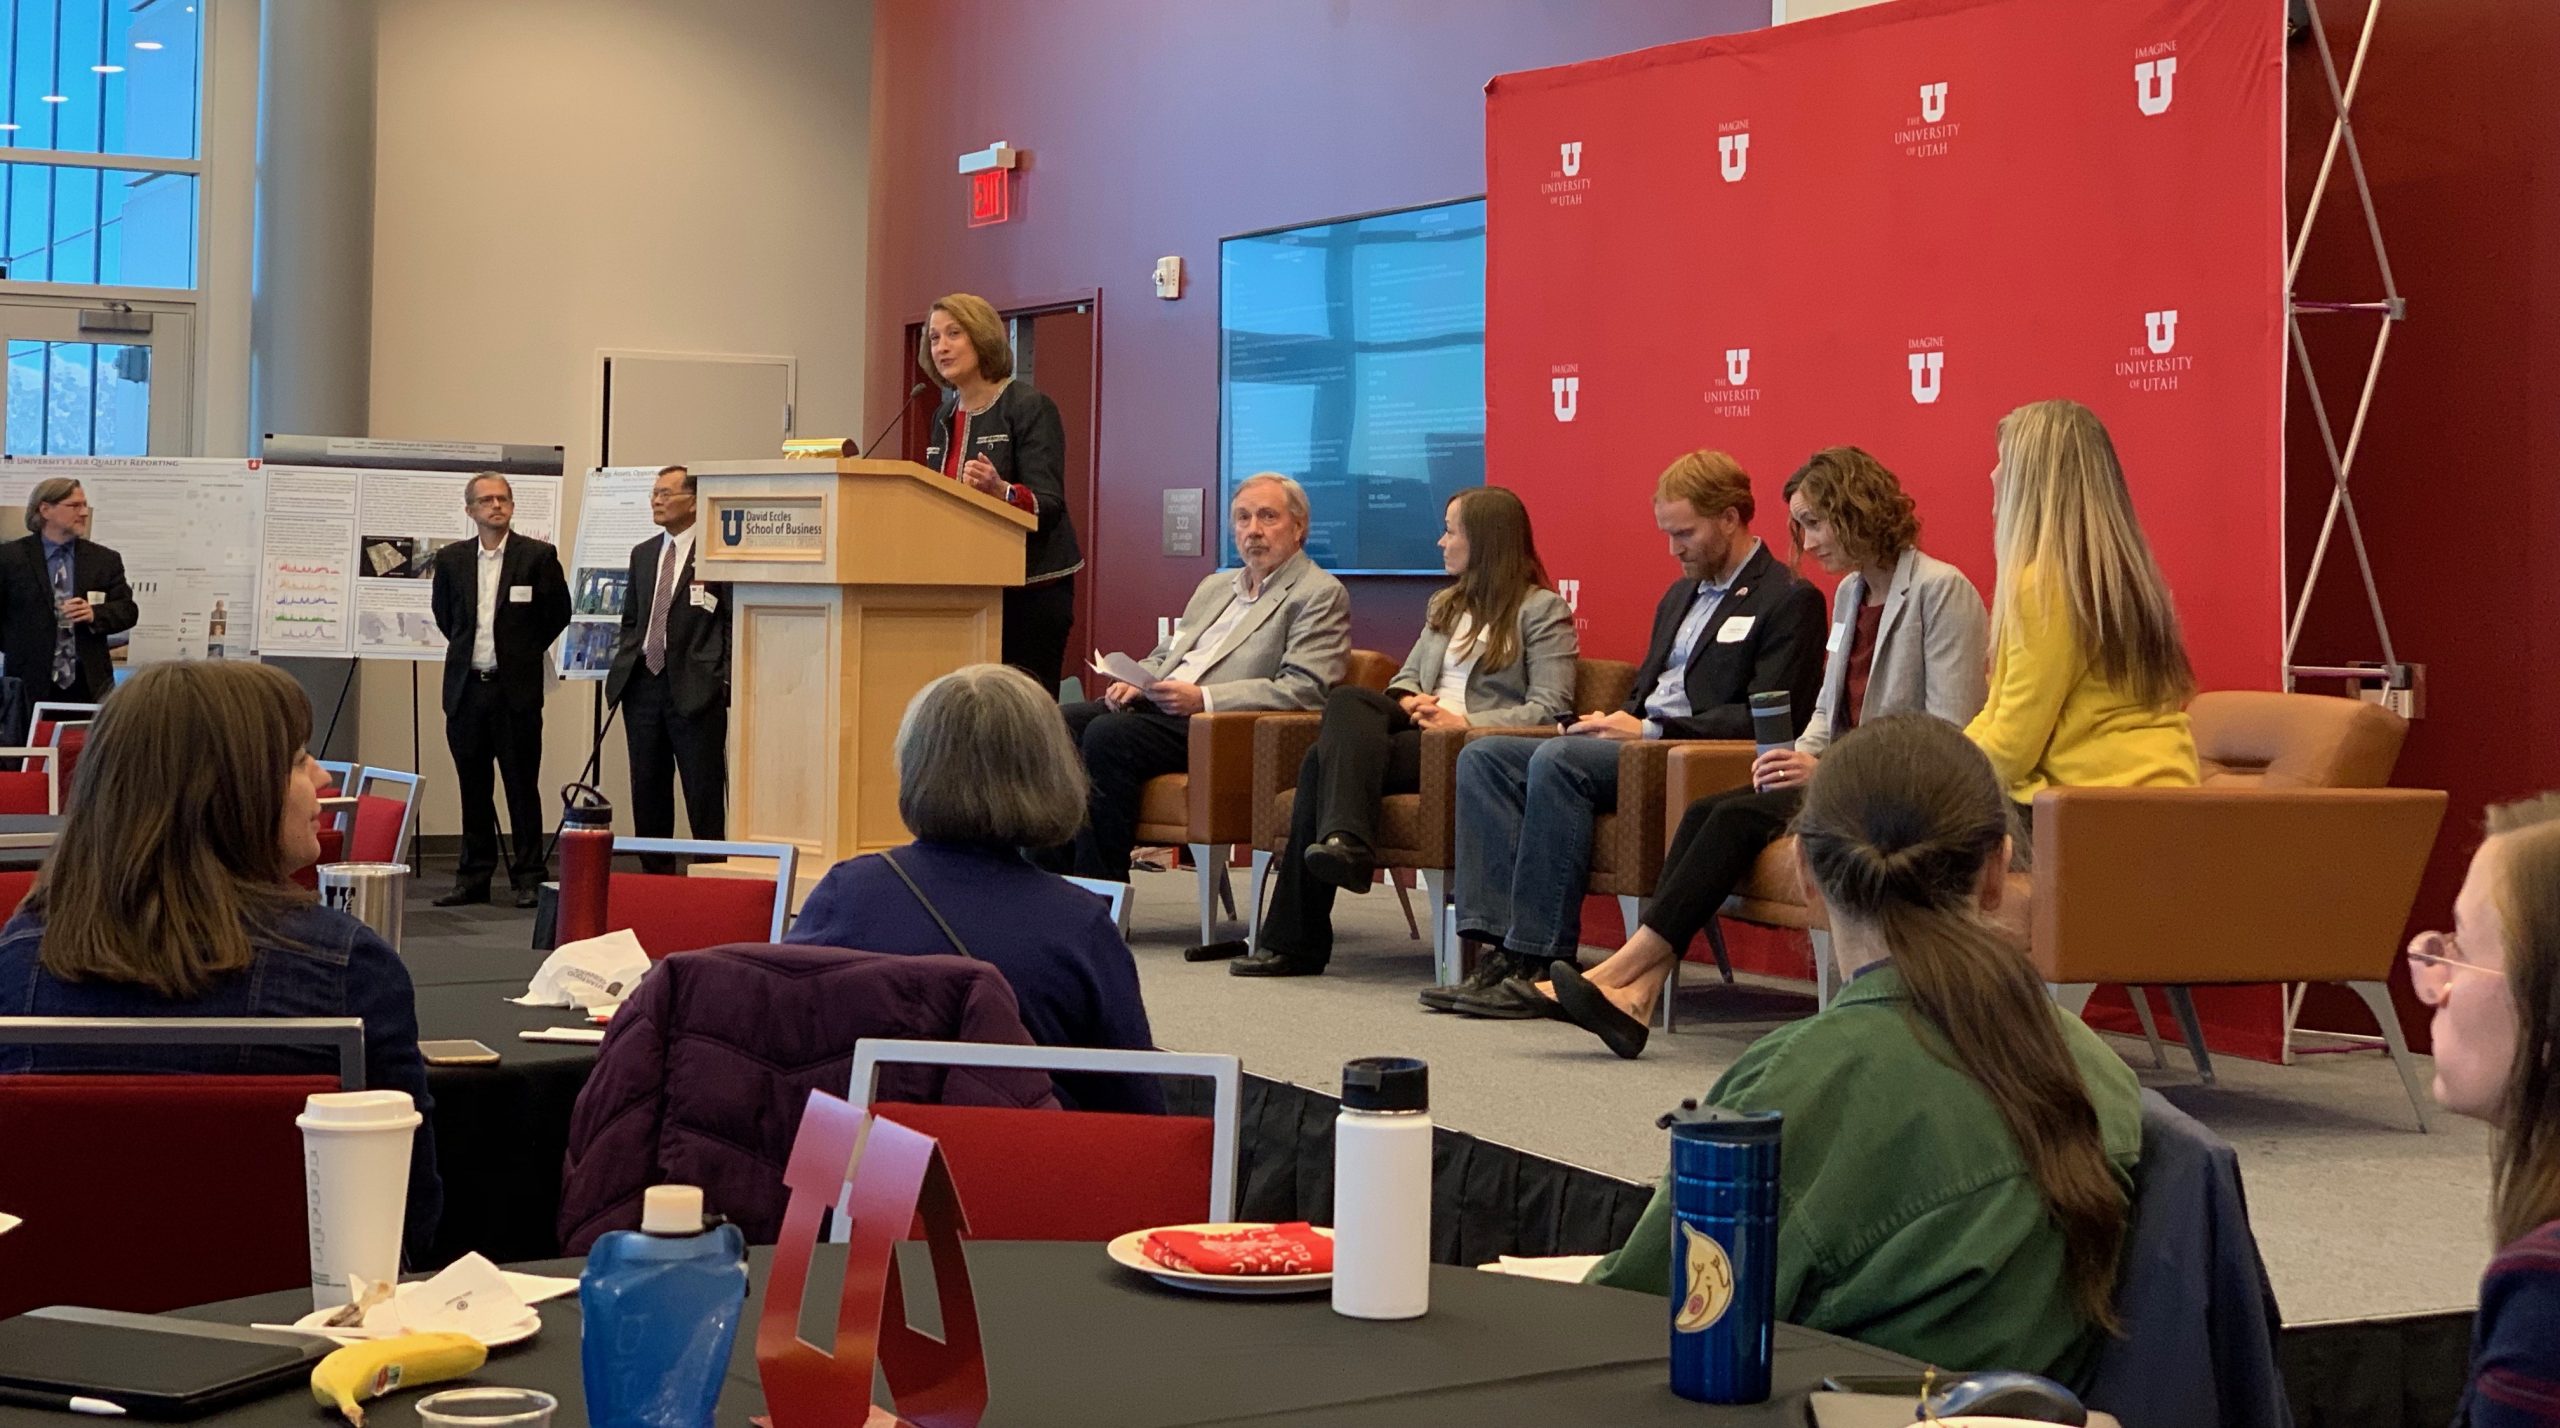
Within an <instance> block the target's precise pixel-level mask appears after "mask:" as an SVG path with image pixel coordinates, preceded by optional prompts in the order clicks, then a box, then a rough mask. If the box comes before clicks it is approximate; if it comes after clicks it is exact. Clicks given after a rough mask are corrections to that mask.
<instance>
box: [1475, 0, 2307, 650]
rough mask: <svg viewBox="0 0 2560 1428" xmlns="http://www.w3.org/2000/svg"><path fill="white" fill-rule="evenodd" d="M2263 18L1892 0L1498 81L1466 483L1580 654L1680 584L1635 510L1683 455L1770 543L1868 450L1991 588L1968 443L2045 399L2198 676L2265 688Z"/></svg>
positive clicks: (2231, 5) (2231, 10)
mask: <svg viewBox="0 0 2560 1428" xmlns="http://www.w3.org/2000/svg"><path fill="white" fill-rule="evenodd" d="M2282 9H2283V6H2282V4H2281V3H2280V0H1898V3H1894V4H1887V5H1879V6H1876V7H1874V8H1871V9H1866V10H1859V11H1852V12H1849V13H1846V14H1841V15H1836V16H1831V17H1827V18H1824V19H1817V20H1808V21H1803V22H1800V23H1797V24H1792V25H1785V26H1780V27H1778V28H1776V29H1771V30H1764V31H1759V32H1755V33H1751V34H1744V35H1732V36H1724V37H1719V38H1715V39H1708V40H1700V41H1695V42H1692V43H1687V44H1677V45H1666V46H1662V47H1660V48H1657V49H1650V50H1640V51H1637V52H1635V53H1632V54H1625V55H1618V56H1615V57H1612V58H1609V59H1603V60H1594V61H1591V62H1588V63H1584V64H1576V65H1566V66H1562V67H1559V68H1554V69H1544V70H1534V71H1529V72H1526V73H1521V74H1509V75H1503V76H1501V77H1499V78H1497V79H1496V80H1494V81H1493V83H1492V84H1491V85H1490V86H1488V89H1487V102H1486V106H1485V114H1486V163H1485V167H1486V179H1487V189H1488V196H1489V202H1490V209H1491V211H1490V214H1489V223H1490V230H1491V239H1490V247H1489V252H1488V259H1487V269H1488V270H1487V278H1486V287H1487V302H1488V314H1487V319H1488V321H1487V327H1488V338H1487V343H1486V359H1487V361H1486V368H1487V372H1486V384H1487V402H1488V406H1489V412H1488V418H1487V425H1488V434H1487V458H1486V459H1487V464H1488V469H1489V473H1490V476H1491V479H1493V480H1494V481H1496V482H1498V483H1500V484H1502V485H1506V486H1511V487H1513V488H1515V489H1517V490H1519V491H1520V493H1521V494H1522V495H1523V496H1524V497H1526V498H1527V499H1528V501H1529V504H1530V508H1531V509H1532V511H1533V512H1535V514H1536V516H1537V521H1538V527H1539V529H1538V540H1539V545H1540V547H1541V549H1542V551H1543V553H1544V554H1545V555H1546V557H1547V562H1548V565H1549V567H1550V568H1551V569H1553V570H1554V571H1555V573H1556V574H1557V576H1558V577H1559V578H1561V579H1566V580H1574V581H1578V582H1579V598H1578V609H1579V613H1580V614H1581V615H1582V616H1583V618H1584V621H1585V635H1584V642H1585V647H1586V648H1588V649H1590V650H1592V651H1593V652H1594V653H1597V654H1607V655H1617V656H1624V657H1628V658H1633V657H1634V656H1635V655H1636V653H1637V652H1638V650H1639V649H1640V647H1641V644H1642V642H1643V639H1644V632H1645V628H1646V625H1645V619H1646V615H1647V612H1648V611H1650V610H1651V609H1652V605H1653V602H1654V600H1655V599H1656V598H1657V597H1659V595H1660V594H1661V592H1662V587H1663V586H1664V585H1665V584H1666V583H1667V582H1668V581H1669V580H1670V579H1671V578H1672V577H1673V576H1674V575H1675V574H1676V571H1675V570H1674V568H1673V566H1672V564H1671V562H1670V560H1669V559H1668V558H1667V557H1660V558H1653V559H1644V558H1640V556H1641V555H1642V554H1643V553H1645V552H1647V551H1649V550H1652V549H1658V547H1657V546H1656V545H1655V543H1654V542H1655V537H1654V536H1653V535H1652V534H1651V532H1650V518H1649V513H1648V509H1647V500H1646V498H1647V496H1648V494H1649V492H1650V489H1651V486H1652V482H1653V479H1654V477H1655V476H1656V475H1657V474H1658V473H1659V472H1660V470H1661V469H1662V467H1663V466H1664V465H1666V464H1668V463H1669V461H1670V460H1671V459H1672V458H1673V457H1675V456H1677V455H1679V454H1680V453H1681V452H1684V451H1688V450H1690V449H1692V448H1695V447H1700V446H1711V447H1718V448H1722V449H1724V450H1727V451H1730V452H1732V453H1733V454H1734V455H1735V456H1737V457H1739V458H1740V459H1741V461H1742V463H1743V465H1744V467H1745V468H1746V469H1748V470H1750V471H1751V472H1753V474H1754V476H1755V478H1756V481H1755V484H1756V488H1757V494H1758V496H1759V498H1760V502H1761V506H1762V509H1763V512H1764V514H1763V516H1762V517H1761V519H1760V521H1759V523H1758V529H1759V531H1760V533H1761V535H1762V537H1763V538H1764V539H1767V540H1769V541H1770V542H1771V543H1772V544H1773V545H1775V546H1778V547H1779V548H1780V549H1781V550H1783V549H1784V547H1785V543H1786V533H1785V523H1784V519H1783V512H1782V508H1781V505H1780V498H1779V495H1778V486H1779V484H1780V482H1782V481H1783V480H1784V479H1785V477H1786V475H1787V473H1788V472H1790V471H1792V470H1793V469H1794V468H1795V466H1796V465H1797V464H1798V463H1799V462H1800V461H1802V459H1803V458H1804V457H1805V456H1806V455H1808V454H1809V453H1811V452H1812V451H1814V450H1816V449H1817V448H1820V447H1823V446H1829V445H1833V444H1837V443H1844V442H1846V443H1854V444H1856V445H1860V446H1863V447H1866V448H1867V449H1868V450H1870V451H1872V452H1874V453H1875V454H1876V455H1877V456H1878V457H1880V458H1881V459H1882V460H1883V461H1884V462H1885V464H1886V465H1888V466H1890V467H1892V468H1893V469H1894V471H1895V472H1896V473H1897V474H1899V475H1900V476H1901V478H1902V480H1903V483H1904V485H1905V486H1906V487H1907V488H1908V489H1909V490H1910V491H1911V492H1912V493H1913V494H1914V495H1915V496H1917V497H1918V498H1919V502H1920V511H1921V515H1922V518H1923V520H1924V521H1925V522H1926V530H1925V532H1924V536H1923V540H1924V543H1925V544H1926V546H1927V547H1928V549H1929V550H1930V551H1931V553H1932V554H1935V555H1938V556H1941V557H1944V558H1946V559H1949V560H1953V561H1954V562H1956V563H1957V564H1958V565H1960V566H1962V567H1963V568H1965V569H1966V570H1967V571H1968V572H1970V573H1971V574H1972V575H1973V576H1974V578H1975V580H1976V583H1977V584H1979V585H1980V586H1981V587H1982V590H1983V594H1984V595H1985V597H1986V598H1987V597H1988V596H1989V595H1990V592H1991V493H1990V487H1989V485H1988V483H1987V481H1986V480H1985V477H1986V475H1987V473H1988V472H1989V470H1990V468H1991V464H1992V460H1993V435H1994V428H1995V426H1996V424H1997V422H1998V420H1999V418H2000V416H2001V415H2002V414H2003V413H2005V412H2007V411H2008V410H2010V409H2011V408H2013V407H2015V406H2017V405H2019V404H2021V403H2023V402H2028V401H2033V400H2037V399H2039V398H2044V397H2057V396H2067V397H2073V398H2076V399H2078V400H2080V401H2084V402H2087V403H2089V404H2090V405H2091V406H2092V407H2094V408H2095V409H2096V410H2097V411H2098V413H2099V415H2100V416H2101V417H2103V418H2104V419H2105V420H2106V422H2107V424H2108V426H2109V428H2110V429H2111V430H2112V432H2113V433H2114V436H2115V439H2116V442H2117V446H2118V449H2119V453H2120V455H2121V456H2122V458H2123V460H2124V464H2125V467H2126V470H2127V473H2128V475H2129V477H2130V479H2131V481H2132V483H2133V488H2134V495H2135V500H2136V502H2137V504H2138V505H2139V507H2140V509H2141V513H2142V517H2143V521H2144V524H2145V526H2146V527H2147V529H2148V530H2149V532H2150V534H2151V538H2152V541H2153V543H2154V545H2155V547H2156V548H2157V550H2158V552H2159V556H2160V560H2161V563H2162V565H2163V566H2164V567H2166V569H2167V572H2168V577H2169V580H2170V583H2171V585H2172V586H2173V588H2174V589H2175V590H2176V592H2177V595H2178V602H2179V607H2180V610H2181V612H2182V614H2183V616H2184V619H2185V622H2186V629H2187V637H2188V641H2189V644H2190V647H2191V649H2192V652H2193V654H2194V657H2195V660H2196V664H2197V669H2198V672H2199V674H2200V675H2201V677H2202V678H2203V680H2204V683H2205V684H2206V685H2207V687H2211V688H2234V687H2255V688H2271V687H2275V686H2276V685H2277V684H2278V682H2279V669H2278V665H2279V659H2280V654H2281V647H2282V621H2283V599H2284V595H2283V580H2284V560H2283V553H2282V547H2281V541H2282V537H2283V526H2282V520H2281V505H2280V501H2281V498H2282V484H2283V483H2282V466H2281V460H2282V437H2283V401H2284V385H2283V381H2284V352H2283V347H2282V342H2283V327H2282V320H2283V303H2282V290H2283V273H2282V267H2281V260H2282V250H2283V243H2284V189H2283V167H2282V165H2283V155H2282V148H2281V141H2282V134H2283V101H2284V85H2283V75H2284V70H2283V56H2282V48H2281V45H2282V37H2283V30H2282V19H2281V14H2282ZM2146 76H2147V78H2146ZM2153 111H2157V112H2153Z"/></svg>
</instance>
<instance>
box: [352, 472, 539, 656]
mask: <svg viewBox="0 0 2560 1428" xmlns="http://www.w3.org/2000/svg"><path fill="white" fill-rule="evenodd" d="M352 474H353V475H354V477H355V479H356V547H355V549H356V559H355V643H354V647H353V649H352V650H351V651H349V652H350V653H352V654H354V655H355V656H356V658H358V659H440V658H442V657H443V656H444V636H443V635H442V634H440V633H439V632H438V631H437V630H436V621H435V611H434V607H433V604H432V601H431V596H432V594H433V591H434V588H435V582H434V577H435V558H436V552H437V551H439V550H442V549H444V548H445V547H446V546H448V545H451V544H453V543H454V542H455V541H458V540H470V539H472V538H473V534H474V532H473V527H472V524H471V517H470V514H469V512H468V511H466V510H465V509H464V507H463V504H462V492H463V488H464V487H465V486H468V485H469V484H470V482H471V479H472V478H471V475H470V473H468V472H462V471H372V470H359V471H356V472H353V473H352ZM508 480H509V484H511V485H512V486H514V488H515V493H516V515H515V529H516V530H517V531H518V532H519V533H521V534H524V535H529V536H532V537H533V538H534V539H536V540H544V541H548V540H554V539H556V538H557V532H558V530H559V528H560V485H561V482H560V478H559V477H557V476H514V477H510V478H508Z"/></svg>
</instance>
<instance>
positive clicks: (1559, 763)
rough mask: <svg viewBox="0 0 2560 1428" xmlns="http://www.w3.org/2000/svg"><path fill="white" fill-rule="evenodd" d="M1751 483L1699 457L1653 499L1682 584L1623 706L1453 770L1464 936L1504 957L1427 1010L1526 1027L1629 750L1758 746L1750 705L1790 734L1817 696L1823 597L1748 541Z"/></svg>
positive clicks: (1563, 942)
mask: <svg viewBox="0 0 2560 1428" xmlns="http://www.w3.org/2000/svg"><path fill="white" fill-rule="evenodd" d="M1751 513H1752V501H1751V478H1750V477H1749V476H1747V475H1745V474H1744V473H1743V470H1742V468H1741V467H1740V466H1738V465H1736V464H1735V463H1734V460H1733V458H1732V457H1730V456H1727V455H1725V454H1724V453H1723V452H1721V451H1693V452H1691V453H1689V454H1688V455H1686V456H1683V457H1681V458H1680V459H1679V460H1677V461H1674V462H1672V463H1671V466H1670V468H1669V469H1668V470H1666V471H1664V472H1663V473H1662V479H1661V481H1660V482H1658V483H1657V484H1656V485H1655V487H1654V496H1653V519H1654V524H1655V525H1656V526H1657V527H1659V528H1660V529H1661V531H1662V533H1663V535H1664V537H1665V538H1666V539H1668V540H1669V541H1670V543H1671V553H1672V555H1673V556H1675V557H1676V558H1678V560H1679V562H1680V579H1679V580H1678V582H1676V583H1675V584H1673V585H1672V587H1671V588H1670V589H1669V590H1667V591H1665V592H1664V593H1663V597H1662V603H1661V604H1660V605H1658V606H1657V607H1656V608H1655V610H1654V614H1653V640H1652V643H1651V644H1650V645H1649V646H1648V647H1647V648H1646V651H1645V657H1644V665H1643V667H1641V668H1640V669H1638V670H1637V671H1636V682H1635V689H1634V691H1633V692H1632V693H1631V694H1629V695H1628V697H1627V703H1626V706H1625V707H1624V708H1622V709H1613V710H1609V711H1606V712H1601V713H1591V714H1585V715H1583V716H1582V717H1581V718H1580V719H1578V720H1576V721H1574V722H1573V723H1572V724H1571V725H1570V726H1568V727H1567V728H1566V729H1565V731H1564V734H1563V735H1562V736H1561V737H1558V738H1550V739H1526V738H1496V739H1478V740H1476V741H1475V742H1473V743H1471V744H1469V745H1467V747H1466V750H1465V752H1463V753H1461V754H1460V755H1459V756H1458V868H1457V874H1458V876H1457V886H1456V895H1457V904H1458V931H1459V934H1460V935H1461V936H1465V937H1470V938H1473V939H1476V940H1477V941H1479V942H1486V943H1492V944H1494V946H1493V948H1492V950H1491V951H1490V952H1488V953H1487V955H1485V956H1484V957H1482V958H1481V959H1479V960H1478V962H1477V964H1476V972H1475V975H1474V976H1472V977H1470V978H1468V979H1467V982H1466V983H1465V985H1463V986H1459V987H1453V988H1452V987H1432V988H1427V989H1425V990H1424V992H1423V994H1422V1002H1423V1005H1425V1006H1428V1007H1431V1008H1433V1009H1434V1010H1439V1011H1456V1012H1463V1013H1466V1014H1468V1015H1471V1016H1484V1017H1506V1018H1518V1017H1532V1016H1541V1015H1545V1014H1546V1010H1547V1008H1549V1007H1551V1006H1553V1005H1554V1002H1553V1000H1552V999H1551V998H1548V997H1547V996H1545V995H1544V994H1542V993H1540V992H1539V991H1537V990H1536V986H1535V984H1536V983H1537V982H1539V981H1541V980H1544V979H1545V977H1546V975H1547V970H1546V969H1547V964H1548V963H1549V962H1550V961H1552V960H1554V959H1555V958H1558V957H1571V956H1574V955H1575V948H1576V946H1577V944H1578V943H1579V942H1580V940H1581V925H1582V917H1581V913H1582V898H1583V892H1584V889H1585V885H1586V884H1587V883H1588V882H1589V880H1590V876H1591V840H1592V827H1593V824H1594V823H1595V822H1596V821H1597V820H1598V818H1599V816H1600V815H1601V814H1604V813H1612V812H1615V811H1616V810H1617V807H1618V770H1619V768H1620V765H1621V758H1620V751H1621V749H1622V748H1623V747H1624V745H1625V744H1626V743H1628V742H1629V741H1632V740H1659V739H1748V738H1750V737H1751V708H1750V702H1749V701H1750V697H1751V696H1752V695H1753V694H1758V693H1764V692H1771V691H1781V692H1784V693H1786V694H1787V695H1789V696H1790V697H1791V706H1792V707H1791V710H1790V712H1791V713H1792V715H1793V716H1794V721H1795V728H1796V729H1797V730H1798V731H1799V732H1800V731H1802V730H1803V728H1804V725H1805V721H1806V720H1808V719H1810V718H1812V717H1813V706H1814V698H1815V695H1816V694H1817V693H1818V692H1819V691H1820V688H1821V683H1822V634H1823V630H1824V629H1825V628H1826V626H1827V624H1828V620H1827V618H1826V612H1825V611H1824V608H1823V600H1822V592H1821V591H1820V590H1817V589H1815V588H1814V587H1813V586H1812V585H1809V584H1807V583H1806V582H1804V581H1802V580H1799V579H1797V578H1796V576H1795V574H1794V573H1793V572H1791V571H1789V570H1788V569H1787V568H1786V566H1784V565H1782V564H1780V563H1779V562H1778V560H1777V559H1776V558H1775V557H1773V556H1771V555H1770V554H1769V552H1768V550H1767V549H1766V548H1765V547H1763V546H1762V545H1761V544H1760V542H1759V541H1757V540H1754V539H1753V538H1752V535H1751Z"/></svg>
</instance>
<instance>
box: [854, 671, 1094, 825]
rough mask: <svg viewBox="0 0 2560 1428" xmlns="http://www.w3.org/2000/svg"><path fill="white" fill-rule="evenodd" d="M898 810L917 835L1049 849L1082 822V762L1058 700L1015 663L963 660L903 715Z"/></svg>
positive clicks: (899, 739)
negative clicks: (962, 662) (1059, 710)
mask: <svg viewBox="0 0 2560 1428" xmlns="http://www.w3.org/2000/svg"><path fill="white" fill-rule="evenodd" d="M895 748H896V755H897V760H898V817H899V818H900V819H901V820H902V821H904V822H905V823H906V825H907V831H909V832H911V833H913V834H915V835H916V836H917V837H918V838H930V839H933V840H935V841H936V842H943V843H998V844H1003V845H1005V846H1007V847H1028V848H1048V847H1054V846H1056V845H1057V844H1060V843H1064V842H1066V841H1067V840H1068V839H1070V838H1073V837H1074V836H1076V830H1077V829H1079V828H1081V827H1083V826H1084V800H1085V779H1084V765H1083V764H1082V763H1080V762H1078V760H1077V758H1076V751H1075V746H1074V745H1073V744H1071V743H1069V742H1068V741H1067V722H1066V720H1065V719H1063V718H1061V717H1060V716H1059V714H1058V701H1057V700H1056V699H1055V698H1054V697H1052V696H1051V695H1050V694H1049V693H1048V692H1047V691H1045V690H1043V689H1041V687H1040V686H1039V685H1038V684H1037V683H1034V682H1033V680H1032V678H1031V676H1029V675H1027V674H1024V673H1023V672H1022V671H1021V670H1018V669H1015V668H1013V667H1012V666H1011V665H1003V664H972V665H964V666H962V667H961V668H959V669H955V670H953V671H952V672H951V673H949V674H946V675H944V676H942V677H941V678H940V679H937V680H935V681H933V682H932V683H931V684H928V685H926V686H925V687H924V688H922V689H919V690H917V691H916V697H915V698H913V699H911V700H909V701H907V712H906V714H905V715H904V716H903V717H901V718H900V719H899V720H898V737H897V743H896V746H895Z"/></svg>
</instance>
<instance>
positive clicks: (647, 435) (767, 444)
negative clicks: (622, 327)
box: [602, 353, 796, 466]
mask: <svg viewBox="0 0 2560 1428" xmlns="http://www.w3.org/2000/svg"><path fill="white" fill-rule="evenodd" d="M795 380H796V369H795V367H794V364H793V362H792V360H791V359H790V358H788V357H746V356H737V357H732V356H707V355H695V354H690V353H608V354H607V355H606V356H605V359H604V404H605V405H604V451H603V460H602V464H603V465H607V466H668V465H676V464H680V463H685V462H694V461H754V460H757V459H760V458H766V457H775V456H780V455H781V454H782V443H783V440H784V438H786V437H788V436H790V435H791V403H792V395H793V393H792V388H793V384H794V382H795Z"/></svg>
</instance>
